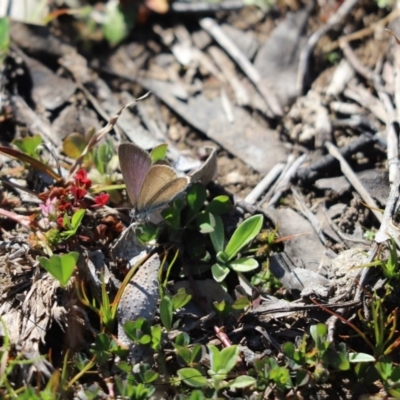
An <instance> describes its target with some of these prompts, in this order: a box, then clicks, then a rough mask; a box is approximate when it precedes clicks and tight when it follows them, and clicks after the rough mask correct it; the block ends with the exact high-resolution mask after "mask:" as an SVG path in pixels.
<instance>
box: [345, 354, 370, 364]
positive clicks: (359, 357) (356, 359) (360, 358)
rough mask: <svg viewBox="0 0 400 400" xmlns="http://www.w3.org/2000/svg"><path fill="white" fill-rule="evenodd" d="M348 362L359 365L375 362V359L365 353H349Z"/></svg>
mask: <svg viewBox="0 0 400 400" xmlns="http://www.w3.org/2000/svg"><path fill="white" fill-rule="evenodd" d="M349 361H350V362H351V363H360V362H375V361H376V359H375V357H373V356H371V355H370V354H366V353H349Z"/></svg>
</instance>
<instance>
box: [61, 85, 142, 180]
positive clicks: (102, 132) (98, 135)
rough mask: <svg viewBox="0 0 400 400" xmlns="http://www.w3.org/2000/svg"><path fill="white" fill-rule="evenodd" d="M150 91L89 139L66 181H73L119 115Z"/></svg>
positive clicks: (120, 112) (111, 119)
mask: <svg viewBox="0 0 400 400" xmlns="http://www.w3.org/2000/svg"><path fill="white" fill-rule="evenodd" d="M149 94H150V92H147V93H146V94H145V95H143V96H142V97H139V98H138V99H136V100H135V101H133V102H132V103H129V104H126V105H125V106H124V107H122V108H121V109H120V110H119V111H118V112H117V113H116V114H115V115H114V116H113V117H111V118H110V119H109V120H108V122H107V125H105V126H104V127H103V128H101V129H99V130H98V131H97V132H96V133H95V134H94V135H93V136H92V137H91V138H90V140H89V143H88V144H87V145H86V147H85V148H84V150H83V151H82V154H81V155H80V156H79V157H78V158H77V159H76V160H75V163H74V165H73V166H72V167H71V169H70V171H69V177H68V179H67V181H66V183H68V182H69V181H71V179H72V178H73V177H74V175H75V173H76V171H77V170H78V169H79V168H80V166H81V164H82V162H83V160H84V158H85V156H86V154H87V153H88V152H89V151H90V150H91V149H92V148H93V147H94V146H95V145H96V144H97V143H99V142H100V141H101V140H102V139H103V137H104V136H105V135H106V134H107V133H108V132H110V131H111V129H113V128H114V126H115V124H116V123H117V121H118V118H119V116H120V115H121V114H122V111H124V110H125V108H128V107H130V106H132V105H134V104H136V103H137V102H138V101H140V100H143V99H145V98H146V97H147V96H149Z"/></svg>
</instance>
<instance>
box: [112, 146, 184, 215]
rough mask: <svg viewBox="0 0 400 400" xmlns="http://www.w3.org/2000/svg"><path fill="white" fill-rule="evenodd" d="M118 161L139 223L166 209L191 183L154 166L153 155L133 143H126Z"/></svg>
mask: <svg viewBox="0 0 400 400" xmlns="http://www.w3.org/2000/svg"><path fill="white" fill-rule="evenodd" d="M118 157H119V162H120V168H121V172H122V176H123V178H124V182H125V185H126V191H127V193H128V197H129V199H130V201H131V203H132V206H133V215H134V216H135V217H137V218H138V219H141V218H142V217H143V216H145V217H149V216H150V215H151V214H152V213H153V212H154V211H156V210H159V209H161V208H163V207H165V206H166V205H167V204H168V203H170V202H171V201H172V200H173V199H174V198H175V197H176V196H177V195H178V194H179V193H181V192H182V191H184V190H185V189H186V187H187V186H188V184H189V183H190V179H189V178H188V177H187V176H184V177H178V175H177V174H176V172H175V170H174V169H173V168H171V167H170V166H168V165H164V164H157V163H153V161H152V159H151V157H150V154H149V153H148V152H147V151H146V150H144V149H142V148H141V147H139V146H136V145H135V144H133V143H122V144H121V145H120V146H119V148H118Z"/></svg>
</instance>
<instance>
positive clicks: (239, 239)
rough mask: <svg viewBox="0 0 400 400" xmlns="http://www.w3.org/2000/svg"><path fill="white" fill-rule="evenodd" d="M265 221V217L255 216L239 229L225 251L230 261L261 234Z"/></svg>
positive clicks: (243, 223)
mask: <svg viewBox="0 0 400 400" xmlns="http://www.w3.org/2000/svg"><path fill="white" fill-rule="evenodd" d="M263 221H264V217H263V216H262V215H253V216H252V217H250V218H248V219H246V220H245V221H243V222H242V223H241V224H240V225H239V226H238V227H237V229H236V230H235V232H234V233H233V235H232V237H231V239H230V240H229V242H228V244H227V246H226V249H225V253H226V255H227V256H228V258H229V260H232V258H233V257H235V256H236V254H237V253H239V251H240V250H241V249H242V248H243V247H244V246H246V245H247V244H249V243H250V242H251V241H252V240H253V239H254V238H255V237H256V236H257V235H258V234H259V233H260V230H261V228H262V225H263Z"/></svg>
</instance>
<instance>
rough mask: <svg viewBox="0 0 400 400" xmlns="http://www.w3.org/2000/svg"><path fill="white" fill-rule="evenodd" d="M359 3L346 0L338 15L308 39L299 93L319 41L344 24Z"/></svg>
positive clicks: (301, 56) (298, 80)
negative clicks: (338, 25)
mask: <svg viewBox="0 0 400 400" xmlns="http://www.w3.org/2000/svg"><path fill="white" fill-rule="evenodd" d="M357 3H358V1H357V0H345V1H344V2H343V3H342V5H341V6H340V7H339V8H338V9H337V11H336V13H335V14H333V15H332V16H331V17H330V18H329V19H328V22H327V23H326V24H325V25H322V26H321V27H320V28H319V29H317V30H316V31H315V32H314V33H313V34H312V35H311V36H310V37H309V39H308V41H307V44H306V45H305V46H304V47H303V49H302V50H301V53H300V60H299V69H298V72H297V82H296V88H297V91H298V93H303V91H304V78H305V76H306V72H307V68H308V61H309V59H310V56H311V53H312V51H313V50H314V47H315V46H316V44H317V43H318V42H319V40H320V39H321V38H322V36H324V35H325V34H326V33H327V32H328V31H329V30H330V29H332V28H333V27H334V26H335V25H337V24H339V23H340V22H342V21H343V20H344V19H345V17H346V16H347V15H348V14H349V13H350V11H351V9H352V8H353V7H354V6H355V5H356V4H357Z"/></svg>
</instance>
